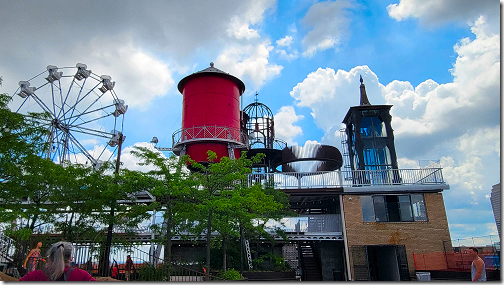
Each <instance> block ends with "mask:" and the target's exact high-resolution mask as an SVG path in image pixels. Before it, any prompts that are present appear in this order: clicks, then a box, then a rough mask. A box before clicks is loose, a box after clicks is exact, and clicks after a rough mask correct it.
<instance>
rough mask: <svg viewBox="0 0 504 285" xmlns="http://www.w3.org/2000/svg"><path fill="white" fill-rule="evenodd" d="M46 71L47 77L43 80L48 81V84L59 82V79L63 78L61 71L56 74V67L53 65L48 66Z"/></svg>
mask: <svg viewBox="0 0 504 285" xmlns="http://www.w3.org/2000/svg"><path fill="white" fill-rule="evenodd" d="M47 71H48V72H49V76H47V77H46V78H45V79H46V80H47V81H49V83H53V82H54V81H56V80H60V78H61V77H62V76H63V71H60V72H58V67H56V66H54V65H48V66H47Z"/></svg>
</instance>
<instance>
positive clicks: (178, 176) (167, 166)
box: [131, 146, 191, 264]
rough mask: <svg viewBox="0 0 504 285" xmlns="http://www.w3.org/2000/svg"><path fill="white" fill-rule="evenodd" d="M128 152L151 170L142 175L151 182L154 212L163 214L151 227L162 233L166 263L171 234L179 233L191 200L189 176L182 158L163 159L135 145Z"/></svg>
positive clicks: (153, 152)
mask: <svg viewBox="0 0 504 285" xmlns="http://www.w3.org/2000/svg"><path fill="white" fill-rule="evenodd" d="M131 153H132V154H133V155H134V156H136V157H138V158H140V160H141V162H140V163H139V164H140V165H149V166H152V167H153V169H152V170H150V171H148V172H146V173H145V174H146V175H147V177H149V178H150V179H151V180H150V181H151V183H152V188H151V190H150V193H151V194H152V195H154V196H155V197H156V205H155V206H156V208H155V209H156V211H159V212H163V224H162V225H161V226H159V225H155V227H154V230H157V231H162V236H163V244H164V246H165V247H164V250H165V251H164V261H165V263H167V264H170V263H171V260H172V259H171V246H172V242H171V240H172V235H173V231H174V230H182V228H181V227H180V225H181V224H182V222H184V221H185V216H184V215H182V213H187V211H186V210H185V208H187V205H188V203H190V200H191V198H190V195H189V193H190V191H189V189H190V184H191V182H190V180H189V175H190V173H189V171H188V170H187V167H186V157H181V158H179V157H176V156H175V155H171V156H170V157H164V156H163V155H162V154H161V153H160V152H156V151H152V150H150V149H148V148H145V147H138V146H136V147H135V150H133V151H132V152H131Z"/></svg>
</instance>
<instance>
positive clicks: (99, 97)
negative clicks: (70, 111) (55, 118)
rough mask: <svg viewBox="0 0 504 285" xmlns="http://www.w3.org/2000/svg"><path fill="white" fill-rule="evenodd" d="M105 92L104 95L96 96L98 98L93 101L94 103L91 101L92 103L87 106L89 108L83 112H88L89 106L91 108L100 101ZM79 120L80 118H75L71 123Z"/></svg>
mask: <svg viewBox="0 0 504 285" xmlns="http://www.w3.org/2000/svg"><path fill="white" fill-rule="evenodd" d="M104 94H105V93H103V94H102V95H100V96H98V98H96V100H94V101H93V103H91V104H90V105H89V106H88V107H87V108H86V109H85V110H84V111H83V113H86V112H87V111H88V110H89V108H91V107H92V106H93V105H94V104H95V103H96V102H98V100H100V99H101V98H102V97H103V95H104ZM76 105H77V104H76ZM77 120H78V118H77V119H75V120H73V121H72V122H71V123H70V124H73V123H75V121H77Z"/></svg>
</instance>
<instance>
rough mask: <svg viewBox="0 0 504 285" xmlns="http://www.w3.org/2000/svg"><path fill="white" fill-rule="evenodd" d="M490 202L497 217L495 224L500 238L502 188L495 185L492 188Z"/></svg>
mask: <svg viewBox="0 0 504 285" xmlns="http://www.w3.org/2000/svg"><path fill="white" fill-rule="evenodd" d="M490 202H491V203H492V209H493V213H494V217H495V223H496V224H497V231H498V232H499V238H500V216H501V186H500V183H499V184H495V185H494V186H492V193H491V194H490Z"/></svg>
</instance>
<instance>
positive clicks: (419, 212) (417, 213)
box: [411, 194, 427, 221]
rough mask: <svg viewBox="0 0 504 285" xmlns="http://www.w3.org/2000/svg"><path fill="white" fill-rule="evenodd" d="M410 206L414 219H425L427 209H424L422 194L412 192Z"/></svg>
mask: <svg viewBox="0 0 504 285" xmlns="http://www.w3.org/2000/svg"><path fill="white" fill-rule="evenodd" d="M411 206H412V210H413V216H414V218H415V221H427V210H426V209H425V202H424V197H423V194H412V195H411Z"/></svg>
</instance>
